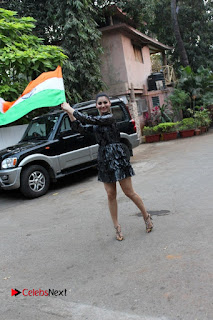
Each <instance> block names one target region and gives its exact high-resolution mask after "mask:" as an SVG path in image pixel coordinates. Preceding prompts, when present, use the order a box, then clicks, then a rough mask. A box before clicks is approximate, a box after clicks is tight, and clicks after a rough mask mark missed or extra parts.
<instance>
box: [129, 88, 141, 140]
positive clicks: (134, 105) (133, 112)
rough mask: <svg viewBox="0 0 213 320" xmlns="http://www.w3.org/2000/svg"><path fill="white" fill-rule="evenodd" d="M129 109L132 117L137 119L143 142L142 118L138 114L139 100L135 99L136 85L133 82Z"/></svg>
mask: <svg viewBox="0 0 213 320" xmlns="http://www.w3.org/2000/svg"><path fill="white" fill-rule="evenodd" d="M129 111H130V114H131V116H132V118H133V119H134V120H135V125H136V130H137V134H138V139H139V141H140V143H141V142H142V134H141V126H140V119H139V115H138V107H137V102H136V100H135V91H134V86H133V84H132V83H131V90H130V103H129Z"/></svg>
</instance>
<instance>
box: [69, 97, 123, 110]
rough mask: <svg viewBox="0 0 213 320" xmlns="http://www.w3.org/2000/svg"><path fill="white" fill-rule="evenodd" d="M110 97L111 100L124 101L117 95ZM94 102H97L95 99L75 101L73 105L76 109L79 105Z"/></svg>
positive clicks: (82, 105)
mask: <svg viewBox="0 0 213 320" xmlns="http://www.w3.org/2000/svg"><path fill="white" fill-rule="evenodd" d="M109 98H110V100H119V101H122V99H121V98H119V97H116V96H110V97H109ZM93 103H96V101H95V99H93V100H88V101H83V102H78V103H75V104H74V105H73V106H72V107H73V108H74V109H75V108H79V107H84V106H88V105H90V104H93Z"/></svg>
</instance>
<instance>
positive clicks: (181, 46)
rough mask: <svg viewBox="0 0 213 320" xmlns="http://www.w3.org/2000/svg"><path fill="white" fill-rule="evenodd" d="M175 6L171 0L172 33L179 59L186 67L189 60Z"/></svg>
mask: <svg viewBox="0 0 213 320" xmlns="http://www.w3.org/2000/svg"><path fill="white" fill-rule="evenodd" d="M176 6H177V5H176V0H171V16H172V21H173V29H174V34H175V38H176V40H177V45H178V52H179V56H180V61H181V64H182V65H183V67H186V66H188V65H189V60H188V56H187V53H186V50H185V47H184V43H183V40H182V37H181V34H180V28H179V24H178V19H177V13H176Z"/></svg>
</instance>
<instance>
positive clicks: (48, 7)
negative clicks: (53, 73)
mask: <svg viewBox="0 0 213 320" xmlns="http://www.w3.org/2000/svg"><path fill="white" fill-rule="evenodd" d="M17 3H19V6H17ZM5 6H6V7H10V8H11V7H12V8H14V6H16V7H17V10H18V14H19V15H20V16H26V15H29V12H30V15H31V16H32V17H34V18H35V19H36V20H37V22H36V28H35V31H34V32H35V33H36V34H37V35H39V36H40V37H42V38H43V39H44V41H45V44H54V45H59V46H61V47H62V48H63V49H64V52H65V53H66V55H67V56H68V59H67V60H66V61H65V63H64V65H63V77H64V82H65V88H66V94H67V97H68V99H69V100H71V102H78V101H80V100H84V99H90V98H92V97H93V96H94V94H95V93H96V92H97V91H99V90H101V89H102V88H103V86H104V84H103V82H102V80H101V72H100V64H101V63H100V56H101V53H102V49H101V45H100V39H101V33H100V32H99V30H98V28H97V23H96V22H95V20H94V17H95V15H96V12H95V10H94V8H93V6H92V1H91V0H83V1H80V0H68V1H67V0H22V1H20V0H6V1H5Z"/></svg>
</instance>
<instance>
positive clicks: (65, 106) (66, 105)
mask: <svg viewBox="0 0 213 320" xmlns="http://www.w3.org/2000/svg"><path fill="white" fill-rule="evenodd" d="M61 109H62V110H63V111H65V112H67V113H71V114H73V112H74V109H73V108H72V107H71V106H70V105H69V103H67V102H63V103H62V104H61Z"/></svg>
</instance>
